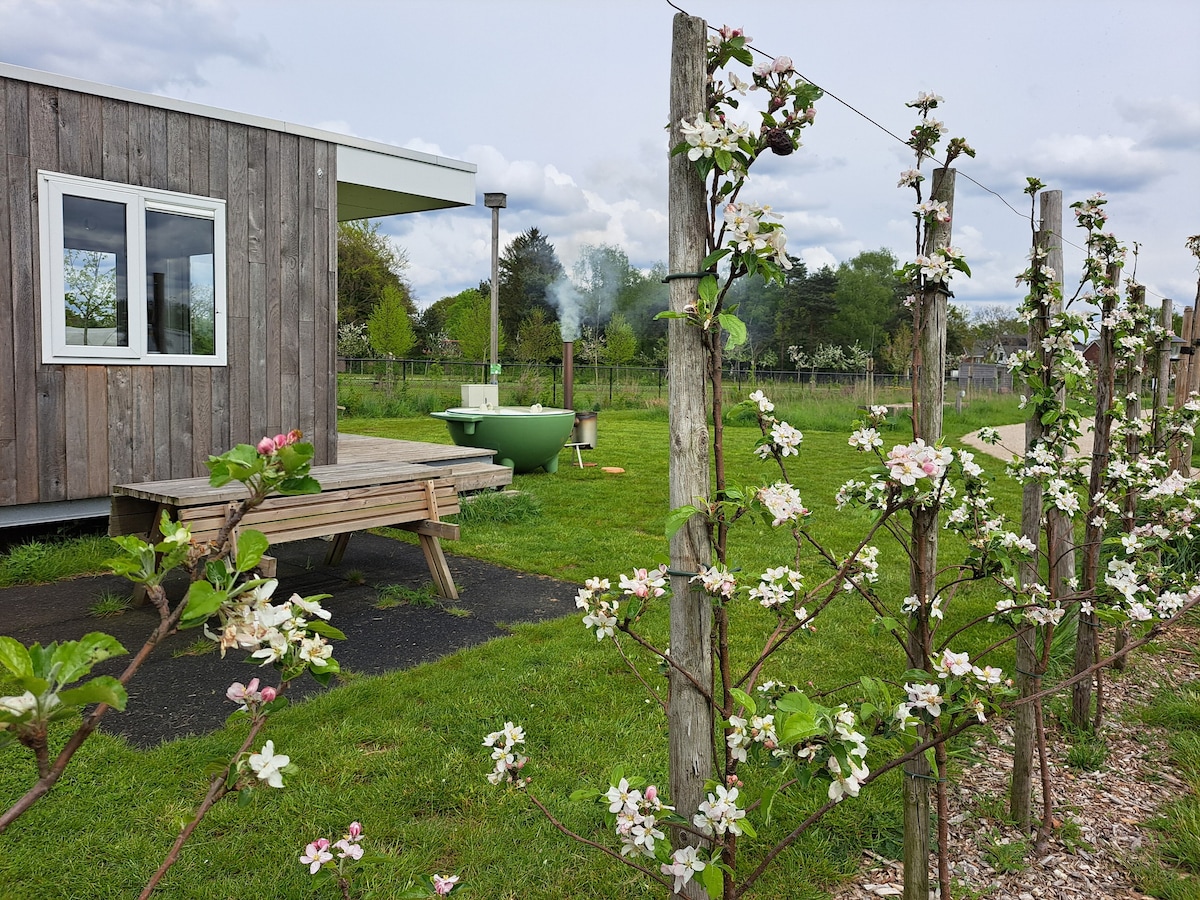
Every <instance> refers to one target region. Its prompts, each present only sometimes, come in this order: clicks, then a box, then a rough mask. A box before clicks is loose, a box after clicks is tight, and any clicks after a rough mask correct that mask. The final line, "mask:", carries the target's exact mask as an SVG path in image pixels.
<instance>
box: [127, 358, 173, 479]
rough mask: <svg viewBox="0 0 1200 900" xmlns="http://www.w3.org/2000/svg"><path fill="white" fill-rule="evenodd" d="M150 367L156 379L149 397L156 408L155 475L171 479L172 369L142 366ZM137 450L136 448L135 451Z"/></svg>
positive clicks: (154, 438) (154, 433)
mask: <svg viewBox="0 0 1200 900" xmlns="http://www.w3.org/2000/svg"><path fill="white" fill-rule="evenodd" d="M139 368H143V369H148V370H149V371H150V372H151V374H152V376H153V379H154V388H153V394H152V396H151V397H150V398H149V399H150V403H151V404H152V409H153V410H154V419H153V420H152V422H151V425H152V427H153V432H152V434H153V436H152V437H151V440H152V441H153V446H154V469H153V470H152V471H153V472H154V477H155V478H157V479H169V478H170V477H171V474H172V473H171V429H172V428H173V427H174V425H173V422H172V418H171V417H172V415H173V412H174V411H173V410H172V408H171V369H170V368H169V367H167V366H140V367H139ZM134 452H135V453H136V452H137V451H136V450H135V451H134Z"/></svg>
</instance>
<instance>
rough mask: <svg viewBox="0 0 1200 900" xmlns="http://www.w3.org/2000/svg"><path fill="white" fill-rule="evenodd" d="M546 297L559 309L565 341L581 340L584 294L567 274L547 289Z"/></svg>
mask: <svg viewBox="0 0 1200 900" xmlns="http://www.w3.org/2000/svg"><path fill="white" fill-rule="evenodd" d="M546 299H548V300H549V301H550V302H551V303H552V304H554V308H555V309H557V310H558V327H559V330H560V331H562V339H563V340H564V341H576V340H579V324H580V319H581V317H582V315H583V311H584V296H583V294H581V293H579V288H577V287H575V284H574V282H572V281H571V279H570V278H568V277H567V276H566V275H559V276H558V278H556V279H555V280H554V282H553V283H552V284H551V285H550V287H548V288H547V289H546Z"/></svg>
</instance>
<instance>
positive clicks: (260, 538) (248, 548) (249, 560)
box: [237, 528, 271, 572]
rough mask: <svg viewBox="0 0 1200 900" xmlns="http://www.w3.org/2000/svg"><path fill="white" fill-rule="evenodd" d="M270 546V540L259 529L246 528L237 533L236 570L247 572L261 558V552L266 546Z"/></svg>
mask: <svg viewBox="0 0 1200 900" xmlns="http://www.w3.org/2000/svg"><path fill="white" fill-rule="evenodd" d="M270 546H271V542H270V541H269V540H267V536H266V535H265V534H263V533H262V532H261V531H255V530H254V529H253V528H247V529H246V530H245V531H243V532H242V533H241V534H239V535H238V541H237V570H238V571H239V572H249V571H250V570H251V569H253V568H254V567H255V566H257V565H258V564H259V561H261V560H262V558H263V554H264V553H266V552H267V548H268V547H270Z"/></svg>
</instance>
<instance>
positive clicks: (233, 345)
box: [213, 124, 250, 448]
mask: <svg viewBox="0 0 1200 900" xmlns="http://www.w3.org/2000/svg"><path fill="white" fill-rule="evenodd" d="M228 131H229V151H228V157H227V160H228V164H227V167H226V176H227V178H228V191H227V194H228V202H227V203H226V207H225V221H226V229H227V241H226V243H227V245H228V246H227V247H226V258H225V265H226V269H227V278H228V281H227V282H226V284H227V286H228V287H227V290H228V292H229V296H228V309H229V315H228V317H227V322H228V325H227V328H228V361H227V365H226V368H225V376H226V381H227V385H226V386H225V390H224V392H223V393H222V394H221V399H220V400H218V401H217V402H216V403H214V404H213V408H214V409H216V407H217V406H221V407H222V408H224V409H225V410H227V411H228V412H227V415H226V418H227V421H228V430H227V432H226V433H225V435H224V437H225V441H224V442H223V444H222V447H226V448H227V447H232V446H233V445H234V444H237V443H239V442H244V441H248V440H249V439H250V384H249V379H250V371H249V359H250V318H249V316H250V262H249V257H248V252H249V241H250V237H249V234H250V231H249V229H250V211H249V181H248V178H249V174H248V168H247V140H248V137H249V130H248V129H247V128H246V126H244V125H235V124H231V125H229V126H228Z"/></svg>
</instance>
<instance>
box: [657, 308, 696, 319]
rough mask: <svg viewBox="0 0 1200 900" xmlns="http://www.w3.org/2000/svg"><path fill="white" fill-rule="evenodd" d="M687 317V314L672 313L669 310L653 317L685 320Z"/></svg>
mask: <svg viewBox="0 0 1200 900" xmlns="http://www.w3.org/2000/svg"><path fill="white" fill-rule="evenodd" d="M687 317H688V315H687V313H681V312H674V311H672V310H669V309H664V310H663V311H662V312H660V313H657V314H656V315H655V316H654V318H655V319H686V318H687Z"/></svg>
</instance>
